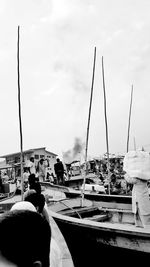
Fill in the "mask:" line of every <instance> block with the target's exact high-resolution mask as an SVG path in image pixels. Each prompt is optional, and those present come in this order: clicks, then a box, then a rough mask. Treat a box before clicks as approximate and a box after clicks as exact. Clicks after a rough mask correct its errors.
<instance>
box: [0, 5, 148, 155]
mask: <svg viewBox="0 0 150 267" xmlns="http://www.w3.org/2000/svg"><path fill="white" fill-rule="evenodd" d="M149 14H150V1H149V0H113V1H112V0H13V1H12V0H0V100H1V101H0V125H1V134H0V155H4V154H9V153H13V152H17V151H19V150H20V136H19V119H18V95H17V93H18V92H17V90H18V88H17V27H18V25H20V80H21V105H22V107H21V108H22V127H23V149H24V150H26V149H30V148H36V147H43V146H44V147H46V149H47V150H49V151H51V152H54V153H56V154H58V155H59V157H62V153H64V152H67V151H69V150H72V149H73V148H74V146H75V144H76V143H78V144H80V145H81V147H82V149H83V152H84V146H83V145H84V143H85V140H86V131H87V120H88V110H89V101H90V90H91V81H92V67H93V56H94V47H96V48H97V58H96V70H95V81H94V91H93V102H92V110H91V123H90V133H89V147H88V156H89V157H94V156H97V157H98V156H99V155H101V154H103V153H105V152H106V141H105V121H104V100H103V84H102V70H101V58H102V56H103V57H104V66H105V82H106V97H107V116H108V133H109V150H110V152H111V153H124V152H126V142H127V128H128V116H129V105H130V94H131V86H132V84H133V86H134V92H133V105H132V116H131V129H130V146H129V149H133V148H134V138H135V141H136V146H137V147H141V146H144V147H145V149H146V150H149V149H150V145H149V144H150V16H149Z"/></svg>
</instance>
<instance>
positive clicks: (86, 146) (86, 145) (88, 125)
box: [82, 47, 96, 206]
mask: <svg viewBox="0 0 150 267" xmlns="http://www.w3.org/2000/svg"><path fill="white" fill-rule="evenodd" d="M95 62H96V47H95V48H94V62H93V74H92V85H91V95H90V105H89V115H88V124H87V134H86V144H85V173H84V180H83V190H82V206H83V201H84V192H85V180H86V174H87V151H88V140H89V127H90V118H91V107H92V98H93V87H94V76H95Z"/></svg>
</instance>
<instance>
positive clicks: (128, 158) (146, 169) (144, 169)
mask: <svg viewBox="0 0 150 267" xmlns="http://www.w3.org/2000/svg"><path fill="white" fill-rule="evenodd" d="M123 169H124V171H125V172H126V173H127V174H128V175H129V176H130V177H137V178H140V179H143V180H150V154H149V153H148V152H145V151H129V152H128V153H127V154H126V155H125V157H124V161H123Z"/></svg>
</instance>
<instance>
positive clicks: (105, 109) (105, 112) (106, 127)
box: [102, 56, 110, 194]
mask: <svg viewBox="0 0 150 267" xmlns="http://www.w3.org/2000/svg"><path fill="white" fill-rule="evenodd" d="M102 77H103V93H104V115H105V129H106V149H107V171H108V179H109V180H110V168H109V167H110V166H109V165H110V163H109V144H108V123H107V103H106V90H105V75H104V61H103V56H102ZM108 192H109V194H110V181H109V184H108Z"/></svg>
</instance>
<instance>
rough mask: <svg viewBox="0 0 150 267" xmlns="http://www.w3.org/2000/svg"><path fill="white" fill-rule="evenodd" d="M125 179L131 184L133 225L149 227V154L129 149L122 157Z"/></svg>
mask: <svg viewBox="0 0 150 267" xmlns="http://www.w3.org/2000/svg"><path fill="white" fill-rule="evenodd" d="M124 170H125V172H126V174H125V176H124V177H125V180H126V181H127V182H128V183H130V184H132V185H133V188H132V211H133V213H134V219H135V225H136V226H139V227H150V201H149V189H148V184H147V183H148V180H150V155H149V153H147V152H145V151H130V152H128V153H127V154H126V156H125V158H124Z"/></svg>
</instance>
